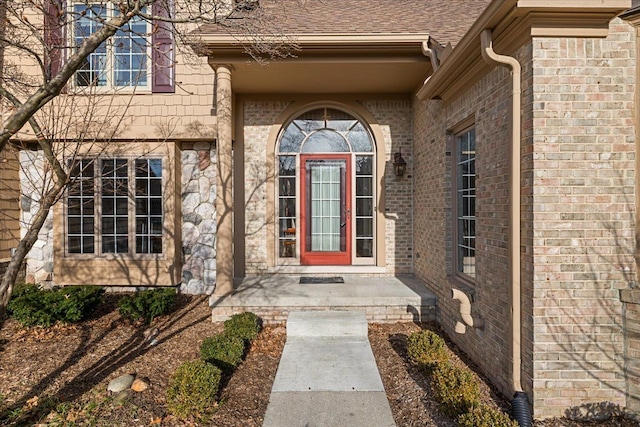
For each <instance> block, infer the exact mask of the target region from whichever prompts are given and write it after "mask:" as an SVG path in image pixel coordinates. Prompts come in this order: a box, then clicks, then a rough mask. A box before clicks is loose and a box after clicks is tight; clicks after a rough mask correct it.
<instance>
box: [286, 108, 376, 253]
mask: <svg viewBox="0 0 640 427" xmlns="http://www.w3.org/2000/svg"><path fill="white" fill-rule="evenodd" d="M374 152H375V150H374V140H373V138H372V136H371V132H370V130H369V128H368V127H367V126H366V125H365V124H364V123H362V122H361V121H360V120H358V119H357V118H355V117H353V116H352V115H351V114H349V113H346V112H344V111H340V110H337V109H334V108H318V109H315V110H311V111H308V112H305V113H303V114H301V115H299V116H298V117H296V118H295V119H294V120H292V121H291V122H290V123H289V124H288V125H286V126H285V127H283V129H282V131H281V132H280V136H279V140H278V147H277V157H278V165H279V167H278V187H277V188H278V195H277V196H278V202H279V206H278V210H277V212H278V224H279V226H278V256H279V258H280V259H282V260H283V261H285V262H286V261H287V259H288V260H290V261H291V259H297V260H299V261H300V263H302V264H325V265H329V264H358V263H360V264H370V263H372V262H373V257H374V247H375V246H374V240H375V236H374V232H373V231H374V229H375V226H374V221H375V217H374V203H375V197H374V195H375V189H374V184H375V180H374V175H375V167H374V166H375V156H374Z"/></svg>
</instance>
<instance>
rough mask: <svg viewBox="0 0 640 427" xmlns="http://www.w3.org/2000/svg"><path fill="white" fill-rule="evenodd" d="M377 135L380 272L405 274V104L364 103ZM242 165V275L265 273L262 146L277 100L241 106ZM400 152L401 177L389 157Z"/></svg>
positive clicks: (408, 183) (408, 210)
mask: <svg viewBox="0 0 640 427" xmlns="http://www.w3.org/2000/svg"><path fill="white" fill-rule="evenodd" d="M361 104H362V105H363V106H364V107H365V108H366V109H367V111H368V112H369V113H370V114H371V115H373V117H374V118H375V120H376V121H377V123H378V124H379V125H380V128H381V130H382V133H383V138H384V141H376V142H377V143H378V144H380V143H383V144H384V146H385V161H386V174H385V188H386V193H385V195H386V211H385V217H386V231H385V236H378V238H384V239H386V251H387V252H386V264H387V265H386V269H387V272H388V273H389V274H393V273H396V274H400V273H410V272H411V271H412V265H413V258H412V254H413V236H412V210H413V206H412V197H411V188H412V178H411V169H412V160H411V159H412V156H411V144H412V123H411V103H410V102H409V101H406V100H380V101H364V102H362V103H361ZM243 105H244V112H243V114H244V144H245V150H244V157H245V158H244V162H245V177H244V180H245V183H246V184H245V203H246V208H245V215H246V218H245V223H246V225H245V247H246V274H247V275H249V276H250V275H257V274H261V273H263V272H265V271H266V270H267V268H268V265H267V232H268V231H267V227H266V224H267V223H268V221H273V220H272V219H271V218H266V213H267V206H266V201H267V194H266V185H265V183H266V178H267V176H268V175H267V174H268V173H270V172H269V171H267V170H266V155H267V154H266V147H267V144H268V142H269V141H268V137H269V132H270V130H271V125H272V123H275V121H276V118H277V117H278V116H279V115H280V114H281V113H282V112H283V111H284V109H285V108H286V107H287V106H288V105H289V103H288V102H281V101H273V102H267V101H245V102H244V104H243ZM400 148H402V153H403V157H404V158H405V159H406V161H407V163H408V168H407V170H408V172H407V174H406V175H405V176H404V177H402V178H399V177H396V176H395V175H394V173H393V165H392V163H393V153H395V152H397V151H398V150H400Z"/></svg>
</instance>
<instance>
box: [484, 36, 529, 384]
mask: <svg viewBox="0 0 640 427" xmlns="http://www.w3.org/2000/svg"><path fill="white" fill-rule="evenodd" d="M480 40H481V43H482V58H483V59H484V60H485V61H486V62H488V63H490V64H496V65H505V66H508V67H510V68H511V76H512V83H513V87H512V90H513V95H512V96H513V102H512V104H511V108H512V135H511V171H510V172H511V173H510V175H511V179H510V191H509V194H510V197H509V204H510V212H511V221H510V227H509V228H510V230H509V234H510V238H509V240H510V241H509V243H510V245H509V247H510V252H511V253H510V257H509V258H510V270H511V291H512V292H511V324H512V363H513V367H512V370H513V372H512V374H513V384H512V386H513V389H514V392H516V393H518V392H522V383H521V370H522V360H521V342H522V326H521V315H522V308H521V302H520V298H521V285H520V179H521V171H520V146H521V130H520V126H521V118H520V115H521V109H522V107H521V88H520V82H521V74H522V68H521V66H520V63H519V62H518V60H517V59H516V58H513V57H510V56H505V55H499V54H497V53H496V52H495V51H494V50H493V40H492V34H491V30H490V29H485V30H484V31H482V34H481V35H480Z"/></svg>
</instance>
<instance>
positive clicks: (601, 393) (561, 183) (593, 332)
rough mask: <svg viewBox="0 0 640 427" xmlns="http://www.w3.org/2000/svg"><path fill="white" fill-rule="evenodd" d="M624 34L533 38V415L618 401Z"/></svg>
mask: <svg viewBox="0 0 640 427" xmlns="http://www.w3.org/2000/svg"><path fill="white" fill-rule="evenodd" d="M634 39H635V36H634V32H633V31H632V29H631V27H630V26H628V25H627V24H625V23H623V22H622V21H620V20H614V21H613V22H612V24H611V26H610V35H609V36H608V37H607V38H606V39H602V40H590V39H534V40H533V49H532V62H531V64H530V67H531V69H532V71H533V81H532V92H533V105H532V112H531V113H532V114H531V116H530V117H531V121H530V122H529V123H528V126H529V128H528V132H529V133H530V135H531V139H530V141H531V145H530V146H528V152H527V156H530V157H531V160H530V164H531V165H532V173H531V174H530V180H531V182H530V184H531V190H532V191H531V194H528V195H527V196H526V198H527V199H528V204H529V213H530V215H532V222H533V228H532V230H531V231H532V235H531V236H530V240H529V242H530V246H529V247H530V248H531V251H532V253H531V257H532V259H533V269H532V271H531V273H532V274H533V277H532V280H533V289H532V293H533V334H534V344H533V372H534V384H533V387H534V395H533V399H534V407H535V410H536V411H535V413H536V416H540V417H546V416H553V415H558V414H560V413H562V411H564V410H565V409H566V408H578V409H579V410H581V409H580V408H584V407H585V405H588V404H589V403H596V402H603V401H604V402H611V403H612V404H614V405H620V406H621V407H622V406H624V404H625V399H624V390H625V382H624V376H623V375H622V368H623V367H622V364H621V361H622V360H623V344H622V342H623V339H622V328H621V326H622V325H621V303H620V301H619V298H618V290H619V289H622V288H626V287H627V286H628V282H630V281H632V280H634V279H633V278H634V277H635V272H634V270H635V267H634V265H635V264H634V259H633V253H634V245H635V243H634V216H635V199H634V191H635V180H634V173H635V172H634V168H635V138H634V85H635V66H636V50H635V49H636V47H635V43H634Z"/></svg>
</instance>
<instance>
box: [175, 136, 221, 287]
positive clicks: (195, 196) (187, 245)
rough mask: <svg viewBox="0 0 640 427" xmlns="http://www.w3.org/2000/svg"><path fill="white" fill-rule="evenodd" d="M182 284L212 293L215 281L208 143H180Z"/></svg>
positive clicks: (212, 154) (212, 158)
mask: <svg viewBox="0 0 640 427" xmlns="http://www.w3.org/2000/svg"><path fill="white" fill-rule="evenodd" d="M181 162H182V165H181V166H182V168H181V169H182V175H181V183H182V192H181V196H182V197H181V199H182V254H183V263H182V284H181V286H180V291H181V292H183V293H187V294H211V293H212V292H213V290H214V289H215V284H216V210H215V200H216V151H215V144H213V143H208V142H196V143H183V145H182V155H181Z"/></svg>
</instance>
